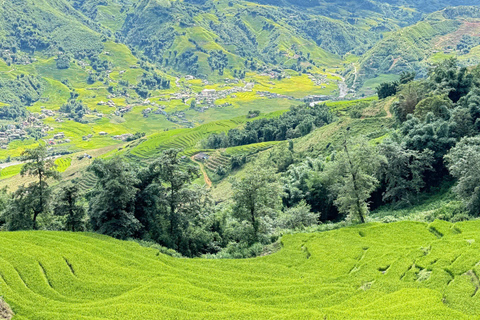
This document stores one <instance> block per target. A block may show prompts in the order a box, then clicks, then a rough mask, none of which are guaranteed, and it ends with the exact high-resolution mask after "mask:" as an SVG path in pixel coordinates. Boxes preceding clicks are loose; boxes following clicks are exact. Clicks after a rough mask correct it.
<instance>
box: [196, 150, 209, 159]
mask: <svg viewBox="0 0 480 320" xmlns="http://www.w3.org/2000/svg"><path fill="white" fill-rule="evenodd" d="M193 158H194V159H195V160H196V161H205V160H208V158H209V155H208V154H206V153H204V152H200V153H197V154H196V155H195V156H193Z"/></svg>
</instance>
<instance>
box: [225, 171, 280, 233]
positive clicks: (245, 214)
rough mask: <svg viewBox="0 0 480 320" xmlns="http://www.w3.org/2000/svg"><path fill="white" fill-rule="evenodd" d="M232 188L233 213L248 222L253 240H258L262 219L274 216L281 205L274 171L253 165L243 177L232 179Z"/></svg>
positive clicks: (262, 224) (262, 225) (278, 186)
mask: <svg viewBox="0 0 480 320" xmlns="http://www.w3.org/2000/svg"><path fill="white" fill-rule="evenodd" d="M232 189H233V201H234V209H233V215H234V217H235V218H237V219H238V220H241V221H247V222H248V223H249V225H250V227H251V228H252V239H253V242H258V240H259V233H260V232H261V231H263V230H262V228H263V229H264V227H265V224H264V223H263V220H265V218H268V217H274V216H275V214H276V211H277V209H278V208H279V206H280V205H281V195H282V193H281V187H280V184H279V183H278V181H277V179H276V176H275V173H274V172H272V171H270V170H267V169H263V168H262V167H254V168H252V169H250V170H249V171H248V172H247V173H246V175H245V176H244V177H242V178H237V179H234V180H233V183H232Z"/></svg>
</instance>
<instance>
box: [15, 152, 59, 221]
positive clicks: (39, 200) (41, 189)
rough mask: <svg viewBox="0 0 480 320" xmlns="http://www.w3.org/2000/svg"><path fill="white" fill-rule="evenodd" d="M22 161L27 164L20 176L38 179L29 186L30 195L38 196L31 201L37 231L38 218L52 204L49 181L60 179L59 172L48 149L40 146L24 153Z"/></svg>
mask: <svg viewBox="0 0 480 320" xmlns="http://www.w3.org/2000/svg"><path fill="white" fill-rule="evenodd" d="M22 160H23V161H25V164H24V165H23V167H22V170H21V172H20V174H21V175H22V176H31V177H35V178H36V179H38V180H37V181H36V182H32V183H31V184H30V185H29V187H28V188H29V189H30V193H31V194H35V195H36V196H35V197H33V198H32V199H31V201H33V203H32V204H31V207H32V210H33V217H32V221H33V229H37V217H38V215H40V214H43V213H45V212H46V211H47V208H48V205H49V202H50V196H51V192H50V188H49V185H48V183H47V180H48V179H51V178H53V179H58V178H59V177H60V175H59V173H58V171H57V165H56V164H55V160H53V159H52V158H49V157H48V156H47V149H46V147H45V146H43V145H39V146H38V147H37V148H35V149H27V150H25V151H24V152H23V153H22Z"/></svg>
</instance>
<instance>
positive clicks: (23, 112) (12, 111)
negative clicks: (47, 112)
mask: <svg viewBox="0 0 480 320" xmlns="http://www.w3.org/2000/svg"><path fill="white" fill-rule="evenodd" d="M28 114H29V112H28V110H27V109H26V108H25V107H23V106H18V105H12V106H5V107H0V119H2V120H17V119H22V118H26V117H27V116H28Z"/></svg>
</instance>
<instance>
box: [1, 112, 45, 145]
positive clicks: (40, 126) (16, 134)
mask: <svg viewBox="0 0 480 320" xmlns="http://www.w3.org/2000/svg"><path fill="white" fill-rule="evenodd" d="M49 111H50V110H49ZM45 118H46V116H45V115H44V114H43V113H42V114H38V113H35V114H32V115H30V116H29V117H28V118H27V119H26V120H25V121H23V122H22V123H19V124H9V125H6V126H5V130H4V131H0V148H1V149H7V146H8V144H9V143H10V142H11V141H14V140H22V139H26V138H28V132H27V131H26V130H27V129H29V128H31V129H36V130H37V131H39V132H40V134H41V135H42V136H46V135H48V132H49V131H51V130H53V128H52V127H50V126H48V125H45V124H44V123H43V122H42V121H41V120H42V119H45Z"/></svg>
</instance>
